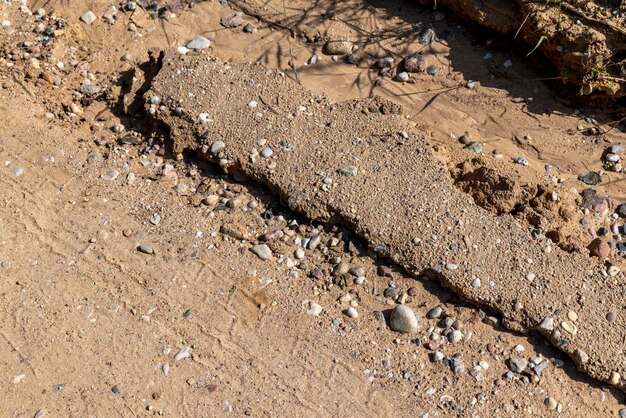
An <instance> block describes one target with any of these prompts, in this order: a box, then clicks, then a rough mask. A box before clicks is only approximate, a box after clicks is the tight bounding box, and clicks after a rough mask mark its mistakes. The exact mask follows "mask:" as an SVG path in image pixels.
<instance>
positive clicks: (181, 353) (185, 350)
mask: <svg viewBox="0 0 626 418" xmlns="http://www.w3.org/2000/svg"><path fill="white" fill-rule="evenodd" d="M189 356H191V347H184V348H183V349H182V350H180V351H179V352H178V353H176V354H175V355H174V361H181V360H183V359H186V358H187V357H189Z"/></svg>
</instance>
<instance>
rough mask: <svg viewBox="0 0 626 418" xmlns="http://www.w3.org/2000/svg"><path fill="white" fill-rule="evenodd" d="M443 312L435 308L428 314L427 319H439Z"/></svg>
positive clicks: (437, 307)
mask: <svg viewBox="0 0 626 418" xmlns="http://www.w3.org/2000/svg"><path fill="white" fill-rule="evenodd" d="M442 312H443V310H442V309H441V308H440V307H439V306H435V307H434V308H432V309H431V310H430V311H428V313H427V314H426V317H427V318H429V319H435V318H439V317H440V316H441V313H442Z"/></svg>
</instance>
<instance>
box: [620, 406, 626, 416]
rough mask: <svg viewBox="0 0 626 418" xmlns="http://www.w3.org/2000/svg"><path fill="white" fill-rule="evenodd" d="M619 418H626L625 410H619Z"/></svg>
mask: <svg viewBox="0 0 626 418" xmlns="http://www.w3.org/2000/svg"><path fill="white" fill-rule="evenodd" d="M619 418H626V408H622V409H620V410H619Z"/></svg>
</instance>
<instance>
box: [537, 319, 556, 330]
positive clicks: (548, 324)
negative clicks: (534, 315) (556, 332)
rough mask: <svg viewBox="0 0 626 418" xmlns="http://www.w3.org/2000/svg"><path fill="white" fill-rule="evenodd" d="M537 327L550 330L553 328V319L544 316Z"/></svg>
mask: <svg viewBox="0 0 626 418" xmlns="http://www.w3.org/2000/svg"><path fill="white" fill-rule="evenodd" d="M539 329H542V330H544V331H552V330H553V329H554V319H552V318H551V317H549V316H548V317H546V318H544V319H543V320H542V321H541V323H540V324H539Z"/></svg>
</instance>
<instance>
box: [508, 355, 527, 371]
mask: <svg viewBox="0 0 626 418" xmlns="http://www.w3.org/2000/svg"><path fill="white" fill-rule="evenodd" d="M526 367H528V360H526V359H525V358H522V357H511V358H510V359H509V369H511V371H512V372H515V373H521V372H523V371H524V370H526Z"/></svg>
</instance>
